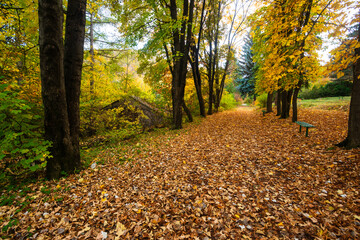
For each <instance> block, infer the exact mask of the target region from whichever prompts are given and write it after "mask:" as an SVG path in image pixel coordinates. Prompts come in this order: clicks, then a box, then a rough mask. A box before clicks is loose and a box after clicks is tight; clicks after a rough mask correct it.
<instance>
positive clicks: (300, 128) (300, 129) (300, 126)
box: [299, 125, 301, 133]
mask: <svg viewBox="0 0 360 240" xmlns="http://www.w3.org/2000/svg"><path fill="white" fill-rule="evenodd" d="M299 132H300V133H301V125H300V128H299Z"/></svg>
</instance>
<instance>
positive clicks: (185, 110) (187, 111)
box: [182, 101, 194, 122]
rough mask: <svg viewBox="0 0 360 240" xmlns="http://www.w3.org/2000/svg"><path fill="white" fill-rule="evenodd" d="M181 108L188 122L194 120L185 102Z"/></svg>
mask: <svg viewBox="0 0 360 240" xmlns="http://www.w3.org/2000/svg"><path fill="white" fill-rule="evenodd" d="M182 107H183V109H184V112H185V113H186V116H187V118H188V120H189V122H193V121H194V119H193V117H192V114H191V111H190V109H189V108H188V107H187V106H186V104H185V101H184V102H183V104H182Z"/></svg>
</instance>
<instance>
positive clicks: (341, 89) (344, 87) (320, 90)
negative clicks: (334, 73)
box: [299, 81, 352, 99]
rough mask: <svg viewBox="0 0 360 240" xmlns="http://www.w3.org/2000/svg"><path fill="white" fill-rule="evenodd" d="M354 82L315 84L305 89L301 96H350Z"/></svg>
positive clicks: (313, 97) (304, 97)
mask: <svg viewBox="0 0 360 240" xmlns="http://www.w3.org/2000/svg"><path fill="white" fill-rule="evenodd" d="M351 88H352V83H351V82H349V81H333V82H329V83H327V84H326V85H325V86H320V87H317V86H314V87H313V88H312V89H303V90H302V91H301V92H300V94H299V98H303V99H315V98H324V97H338V96H350V94H351Z"/></svg>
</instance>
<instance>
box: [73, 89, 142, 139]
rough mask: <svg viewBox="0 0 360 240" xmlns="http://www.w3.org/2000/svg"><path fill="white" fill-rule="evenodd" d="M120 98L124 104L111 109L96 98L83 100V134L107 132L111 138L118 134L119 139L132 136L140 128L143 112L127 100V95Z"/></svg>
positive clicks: (102, 133) (81, 115)
mask: <svg viewBox="0 0 360 240" xmlns="http://www.w3.org/2000/svg"><path fill="white" fill-rule="evenodd" d="M119 98H120V100H119V102H123V103H124V105H121V106H119V107H118V108H114V109H109V110H105V109H104V107H105V106H104V105H99V104H96V101H94V100H92V101H88V102H83V104H82V105H81V107H80V120H81V135H82V136H84V137H86V136H93V135H95V134H101V135H104V134H105V135H109V136H110V137H111V138H113V137H115V136H117V137H118V139H117V140H119V139H123V138H127V137H129V136H132V135H133V134H134V131H135V130H138V129H140V128H141V126H140V122H139V120H140V117H142V116H143V114H142V112H141V111H140V110H138V109H136V108H135V107H134V106H132V105H130V104H129V103H128V102H127V101H126V95H123V96H121V97H119ZM95 104H96V105H95Z"/></svg>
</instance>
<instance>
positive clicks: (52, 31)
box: [39, 0, 86, 178]
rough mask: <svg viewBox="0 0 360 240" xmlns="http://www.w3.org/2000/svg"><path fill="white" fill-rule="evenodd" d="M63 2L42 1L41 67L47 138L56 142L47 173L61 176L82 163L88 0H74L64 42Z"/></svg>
mask: <svg viewBox="0 0 360 240" xmlns="http://www.w3.org/2000/svg"><path fill="white" fill-rule="evenodd" d="M62 7H63V6H62V1H58V0H40V1H39V31H40V33H39V35H40V68H41V84H42V98H43V104H44V111H45V116H44V124H45V137H46V138H47V139H48V140H50V141H51V142H52V147H51V149H50V152H51V155H52V158H49V159H48V162H47V169H46V175H47V177H48V178H58V177H60V175H61V172H62V171H64V172H68V173H71V172H73V171H74V170H75V169H76V168H79V166H80V151H79V129H80V128H79V127H80V115H79V97H80V83H81V72H82V63H83V51H84V35H85V11H86V0H70V1H69V2H68V5H67V11H66V26H65V45H64V44H63V18H64V16H63V8H62Z"/></svg>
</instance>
